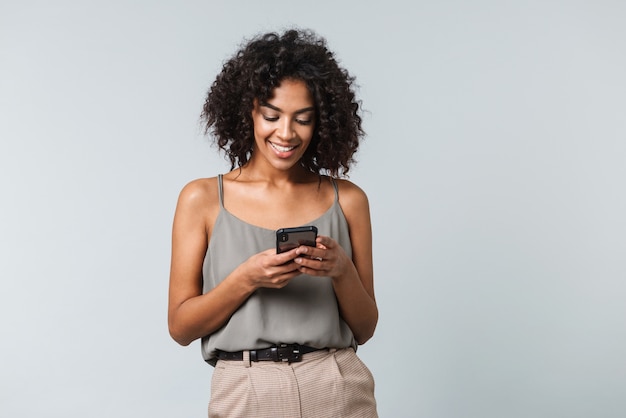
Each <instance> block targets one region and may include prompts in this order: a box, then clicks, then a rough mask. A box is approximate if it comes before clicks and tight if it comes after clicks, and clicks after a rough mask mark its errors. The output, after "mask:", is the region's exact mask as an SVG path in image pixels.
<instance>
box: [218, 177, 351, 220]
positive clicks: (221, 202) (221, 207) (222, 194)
mask: <svg viewBox="0 0 626 418" xmlns="http://www.w3.org/2000/svg"><path fill="white" fill-rule="evenodd" d="M222 177H223V175H222V174H219V175H218V176H217V178H218V188H219V189H218V190H219V201H220V214H221V213H224V214H226V215H227V216H229V217H231V218H232V219H234V220H236V221H237V222H240V223H242V224H244V225H247V226H249V227H252V228H255V229H258V230H260V231H271V232H275V231H276V230H275V229H272V228H266V227H264V226H259V225H255V224H252V223H250V222H247V221H244V220H243V219H241V218H239V217H238V216H236V215H234V214H233V213H231V212H230V211H229V210H228V209H226V207H225V206H224V189H223V184H222ZM329 179H330V182H331V184H332V185H333V188H334V189H335V199H334V200H333V204H332V205H330V206H329V207H328V209H326V210H325V211H324V213H322V214H321V215H320V216H318V217H317V218H315V219H312V220H310V221H307V222H305V223H303V224H301V225H293V226H305V225H314V224H315V223H318V222H320V221H321V220H322V219H323V218H325V217H326V216H328V214H329V213H331V212H332V211H333V210H334V209H335V207H336V206H337V204H338V203H339V189H338V187H337V183H336V182H335V179H334V178H332V177H329ZM218 216H219V215H218ZM288 226H290V225H286V226H284V227H283V228H286V227H288Z"/></svg>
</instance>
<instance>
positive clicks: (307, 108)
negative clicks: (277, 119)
mask: <svg viewBox="0 0 626 418" xmlns="http://www.w3.org/2000/svg"><path fill="white" fill-rule="evenodd" d="M260 106H263V107H269V108H270V109H272V110H275V111H277V112H281V113H282V111H283V110H282V109H281V108H280V107H276V106H274V105H271V104H269V103H266V102H261V103H260ZM313 110H315V106H309V107H305V108H304V109H299V110H296V111H295V112H294V113H295V114H296V115H299V114H300V113H304V112H310V111H313Z"/></svg>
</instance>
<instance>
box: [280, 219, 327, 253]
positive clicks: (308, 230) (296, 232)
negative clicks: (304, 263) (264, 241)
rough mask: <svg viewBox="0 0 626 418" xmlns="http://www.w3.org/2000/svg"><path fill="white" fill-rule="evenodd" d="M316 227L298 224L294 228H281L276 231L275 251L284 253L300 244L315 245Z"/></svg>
mask: <svg viewBox="0 0 626 418" xmlns="http://www.w3.org/2000/svg"><path fill="white" fill-rule="evenodd" d="M316 238H317V227H315V226H312V225H311V226H298V227H296V228H281V229H279V230H278V231H276V253H277V254H280V253H284V252H285V251H289V250H292V249H294V248H296V247H299V246H300V245H308V246H310V247H315V239H316Z"/></svg>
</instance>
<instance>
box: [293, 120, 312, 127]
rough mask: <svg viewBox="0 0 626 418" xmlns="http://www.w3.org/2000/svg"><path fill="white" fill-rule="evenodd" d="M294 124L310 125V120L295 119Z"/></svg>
mask: <svg viewBox="0 0 626 418" xmlns="http://www.w3.org/2000/svg"><path fill="white" fill-rule="evenodd" d="M296 122H297V123H298V124H300V125H305V126H306V125H310V124H311V119H296Z"/></svg>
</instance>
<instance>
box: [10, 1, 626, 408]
mask: <svg viewBox="0 0 626 418" xmlns="http://www.w3.org/2000/svg"><path fill="white" fill-rule="evenodd" d="M625 21H626V5H625V3H624V2H622V1H618V0H615V1H602V0H601V1H594V2H591V1H589V2H585V1H549V0H548V1H527V2H523V1H518V2H516V1H495V0H494V1H487V0H481V1H472V2H462V1H437V2H435V1H410V2H409V1H395V0H392V1H377V2H372V1H369V2H368V1H339V0H333V1H327V0H318V1H315V2H305V3H302V2H300V3H298V2H292V1H259V2H243V1H239V2H238V1H226V0H220V1H169V2H167V1H147V0H145V1H126V2H123V1H106V2H105V1H92V2H83V1H78V0H73V1H72V0H66V1H62V0H61V1H54V2H52V1H43V0H42V1H19V2H18V1H8V0H2V3H1V5H0V139H1V147H0V186H1V192H2V204H1V206H0V211H1V212H0V237H1V240H0V250H1V251H0V257H1V258H0V275H1V281H0V331H1V334H0V336H1V337H0V338H1V343H0V416H3V417H11V418H19V417H35V416H37V417H202V416H206V404H207V402H208V398H209V390H210V379H211V373H212V370H213V369H212V368H211V367H210V366H208V365H206V364H205V363H204V362H203V361H202V359H201V356H200V347H199V343H198V342H197V341H196V342H194V343H192V344H191V345H190V346H189V347H180V346H178V345H177V344H176V343H175V342H174V341H173V340H171V339H170V337H169V335H168V332H167V324H166V304H167V286H168V273H169V271H168V270H169V256H170V231H171V223H172V216H173V213H174V208H175V204H176V199H177V197H178V193H179V191H180V189H181V188H182V187H183V185H184V184H186V183H187V182H188V181H190V180H192V179H194V178H197V177H209V176H215V175H216V174H218V173H223V172H226V171H227V170H228V168H229V166H228V164H227V163H226V161H225V160H224V158H223V156H221V155H220V154H218V153H217V151H216V149H215V148H214V147H212V146H211V145H210V142H209V140H208V139H207V138H205V137H203V135H202V134H201V128H200V126H199V119H198V117H199V113H200V110H201V107H202V104H203V101H204V96H205V93H206V91H207V89H208V87H209V86H210V84H211V83H212V81H213V79H214V77H215V75H216V74H217V72H218V71H219V70H220V68H221V65H222V63H223V61H224V60H225V59H227V58H228V57H230V55H231V54H232V53H233V52H234V51H235V50H236V48H237V47H238V45H239V44H240V42H241V41H242V40H243V39H244V38H249V37H251V36H252V35H255V34H257V33H259V32H265V31H269V30H278V29H282V28H285V27H290V26H299V27H305V28H311V29H314V30H316V31H317V32H318V33H319V34H321V35H323V36H325V37H326V38H327V40H328V42H329V45H330V47H331V49H333V50H334V51H335V52H336V54H337V58H338V59H339V60H340V61H341V63H342V64H343V65H345V66H346V67H347V68H348V69H349V70H350V71H351V72H352V74H353V75H355V76H356V77H357V81H358V84H359V85H360V89H359V95H360V97H361V99H362V100H363V105H364V108H365V109H366V111H367V113H366V114H365V118H364V123H365V129H366V131H367V133H368V136H367V138H366V140H365V142H364V143H363V145H362V147H361V148H360V150H359V153H358V155H357V158H358V161H359V164H358V165H357V166H356V168H355V169H354V170H352V172H351V177H350V178H351V179H352V180H353V181H354V182H356V183H357V184H359V185H360V186H361V187H362V188H363V189H364V190H365V191H366V192H367V193H368V195H369V197H370V202H371V210H372V221H373V229H374V238H375V241H374V253H375V281H376V292H377V300H378V304H379V308H380V321H379V325H378V329H377V332H376V334H375V336H374V338H373V339H372V340H371V341H370V342H368V343H367V344H365V345H364V346H362V347H360V349H359V354H360V355H361V357H362V358H363V360H364V361H365V362H366V363H367V364H368V366H369V367H370V368H371V370H372V372H373V374H374V376H375V379H376V394H377V398H378V404H379V412H380V415H381V417H393V418H396V417H429V418H474V417H475V418H491V417H493V418H508V417H511V418H513V417H532V418H537V417H546V418H554V417H567V418H577V417H580V418H590V417H592V418H599V417H616V418H617V417H623V416H625V415H626V396H625V395H626V360H624V353H626V303H625V299H626V265H625V260H626V257H625V255H626V244H625V242H626V240H625V236H626V221H625V219H626V215H625V214H626V193H625V190H626V185H625V180H626V81H625V80H626V77H625V75H626V53H625V51H626V25H624V22H625Z"/></svg>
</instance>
